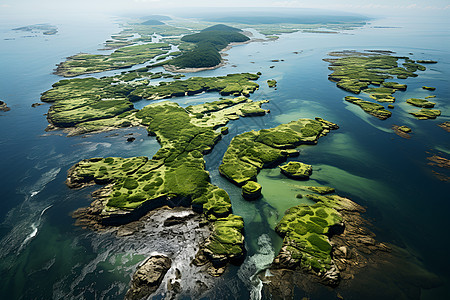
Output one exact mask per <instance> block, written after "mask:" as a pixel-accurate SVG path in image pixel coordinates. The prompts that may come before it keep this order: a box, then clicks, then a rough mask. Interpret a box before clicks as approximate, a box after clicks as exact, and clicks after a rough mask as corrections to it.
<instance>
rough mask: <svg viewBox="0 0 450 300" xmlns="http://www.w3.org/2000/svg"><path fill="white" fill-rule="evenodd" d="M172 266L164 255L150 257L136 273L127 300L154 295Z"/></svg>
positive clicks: (136, 299)
mask: <svg viewBox="0 0 450 300" xmlns="http://www.w3.org/2000/svg"><path fill="white" fill-rule="evenodd" d="M171 264H172V260H171V259H170V258H168V257H167V256H164V255H155V256H151V257H149V258H148V259H147V260H146V261H145V262H144V263H143V264H142V265H141V266H139V267H138V269H137V271H136V273H134V275H133V279H132V281H131V287H130V289H129V290H128V292H127V294H126V296H125V299H127V300H138V299H142V298H144V297H147V296H149V295H151V294H152V293H154V292H155V291H156V290H157V289H158V287H159V285H160V284H161V281H162V280H163V278H164V276H165V275H166V273H167V271H168V270H169V269H170V267H171Z"/></svg>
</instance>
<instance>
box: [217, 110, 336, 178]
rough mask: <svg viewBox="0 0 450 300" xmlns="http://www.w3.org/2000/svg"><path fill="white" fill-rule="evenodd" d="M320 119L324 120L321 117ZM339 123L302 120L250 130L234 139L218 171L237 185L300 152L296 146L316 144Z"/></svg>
mask: <svg viewBox="0 0 450 300" xmlns="http://www.w3.org/2000/svg"><path fill="white" fill-rule="evenodd" d="M319 120H321V119H319ZM337 128H338V127H337V125H336V124H333V123H331V122H327V121H323V122H321V121H318V120H309V119H299V120H297V121H292V122H290V123H287V124H282V125H279V126H277V127H275V128H272V129H263V130H260V131H250V132H246V133H243V134H240V135H238V136H236V137H234V138H233V140H232V141H231V144H230V146H229V147H228V149H227V151H226V153H225V155H224V157H223V160H222V164H221V165H220V167H219V172H220V174H221V175H222V176H224V177H226V178H227V179H229V180H230V181H231V182H233V183H234V184H236V185H239V186H242V185H244V184H245V183H246V182H247V181H249V180H253V181H254V180H255V179H256V175H257V174H258V172H259V170H260V169H261V168H264V167H270V166H273V165H277V164H279V163H280V162H282V161H283V160H285V159H286V158H287V157H289V156H294V155H298V151H297V150H295V149H294V148H295V147H297V146H299V145H301V144H316V143H317V140H318V138H319V137H320V136H322V135H324V134H326V133H327V132H329V130H331V129H337Z"/></svg>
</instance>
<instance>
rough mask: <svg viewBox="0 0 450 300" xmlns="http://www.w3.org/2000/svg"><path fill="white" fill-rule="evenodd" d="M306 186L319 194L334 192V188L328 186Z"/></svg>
mask: <svg viewBox="0 0 450 300" xmlns="http://www.w3.org/2000/svg"><path fill="white" fill-rule="evenodd" d="M306 188H307V189H308V190H310V191H313V192H315V193H318V194H320V195H326V194H331V193H334V192H335V189H334V188H332V187H329V186H308V187H306Z"/></svg>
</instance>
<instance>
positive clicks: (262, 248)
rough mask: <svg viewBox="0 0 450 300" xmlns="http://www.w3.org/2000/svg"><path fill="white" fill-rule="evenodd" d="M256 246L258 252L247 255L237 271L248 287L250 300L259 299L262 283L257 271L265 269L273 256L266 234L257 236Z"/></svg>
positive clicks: (270, 241) (269, 240) (270, 243)
mask: <svg viewBox="0 0 450 300" xmlns="http://www.w3.org/2000/svg"><path fill="white" fill-rule="evenodd" d="M258 246H259V249H258V252H257V253H256V254H254V255H252V256H250V257H248V258H247V259H246V260H245V261H244V263H243V264H242V266H241V268H240V269H239V271H238V276H239V278H240V279H241V280H242V281H243V282H244V284H245V285H246V286H247V287H248V288H249V289H250V299H251V300H259V299H261V296H262V294H261V292H262V288H263V283H262V281H261V280H260V279H259V277H258V273H259V272H261V271H262V270H265V269H267V268H268V267H269V266H270V264H271V263H272V261H273V259H274V257H275V252H274V250H273V246H272V240H271V239H270V237H269V235H268V234H262V235H261V236H260V237H259V238H258Z"/></svg>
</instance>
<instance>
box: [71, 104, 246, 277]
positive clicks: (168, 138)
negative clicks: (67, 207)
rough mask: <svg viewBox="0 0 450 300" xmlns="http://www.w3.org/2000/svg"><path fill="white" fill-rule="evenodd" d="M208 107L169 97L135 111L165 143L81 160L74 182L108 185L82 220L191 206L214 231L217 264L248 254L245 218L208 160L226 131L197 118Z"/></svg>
mask: <svg viewBox="0 0 450 300" xmlns="http://www.w3.org/2000/svg"><path fill="white" fill-rule="evenodd" d="M244 99H245V98H244ZM242 100H243V99H240V100H239V101H235V102H233V101H230V100H229V99H223V100H219V101H216V102H215V104H214V105H211V107H212V106H218V107H222V108H223V109H227V108H229V107H230V106H233V105H240V104H243V103H242V102H241V101H242ZM245 100H247V99H245ZM245 103H249V102H247V101H245ZM249 104H250V105H253V103H251V102H250V103H249ZM205 107H206V109H208V107H209V106H208V105H207V104H200V105H198V106H191V107H190V111H188V110H187V109H184V108H182V107H180V106H179V105H178V104H176V103H174V102H170V101H163V102H157V103H153V104H150V105H147V106H145V107H144V108H143V109H141V110H139V111H137V112H135V115H134V117H135V118H136V119H138V120H140V124H141V125H144V126H147V128H148V129H147V130H148V133H149V135H155V136H156V138H157V140H158V141H159V143H160V144H161V149H160V150H159V151H158V152H157V153H156V154H155V155H154V156H153V158H151V159H149V158H147V157H132V158H118V157H107V158H92V159H86V160H83V161H81V162H79V163H77V164H75V165H74V166H73V167H72V168H71V169H70V170H69V175H68V179H67V182H66V183H67V185H68V186H69V187H72V188H78V187H83V186H86V185H89V184H92V183H96V184H102V185H105V187H103V188H102V189H100V190H99V191H98V192H96V193H95V194H96V200H95V201H94V204H93V205H91V207H89V208H86V209H82V210H80V212H79V213H78V214H76V216H77V217H78V219H79V222H81V224H82V223H83V222H84V220H89V221H88V222H91V221H92V219H93V218H94V219H95V220H96V223H98V224H101V225H118V224H126V223H129V222H131V221H132V220H136V219H138V218H139V217H141V216H143V215H144V214H145V213H147V212H148V211H150V210H153V209H155V208H158V207H162V206H166V205H167V206H169V207H175V206H191V207H192V209H193V210H194V211H196V212H199V213H203V214H204V216H205V218H206V219H207V220H208V221H209V222H210V226H211V230H212V234H211V236H210V237H209V238H208V239H207V240H206V242H205V243H204V245H203V246H202V247H201V250H200V252H201V253H202V255H204V256H205V257H206V258H207V259H208V260H209V261H210V262H212V264H213V267H216V268H223V266H224V265H226V264H227V263H228V262H230V261H231V262H237V261H239V260H240V259H241V258H242V257H243V255H244V237H243V234H242V229H243V221H242V218H241V217H238V216H235V215H233V214H231V203H230V198H229V196H228V194H227V193H226V192H225V191H224V190H222V189H220V188H219V187H217V186H215V185H212V184H211V183H210V182H209V181H210V179H209V174H208V172H207V171H205V161H204V159H203V155H204V154H206V153H209V152H210V151H211V150H212V148H213V147H214V145H215V144H216V143H217V141H218V140H219V139H220V136H221V134H220V133H219V132H216V131H215V130H214V129H213V127H214V126H205V125H203V126H201V125H196V124H195V122H192V121H193V120H196V119H198V118H199V115H198V114H199V113H198V112H199V111H204V110H205ZM211 107H210V109H211ZM244 108H245V106H244ZM216 111H220V108H216ZM192 112H194V113H192ZM218 275H220V274H218Z"/></svg>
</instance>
